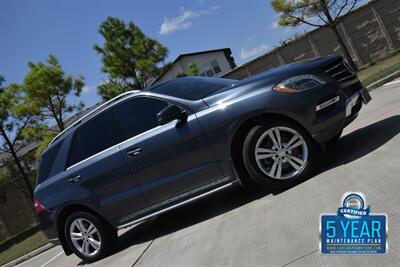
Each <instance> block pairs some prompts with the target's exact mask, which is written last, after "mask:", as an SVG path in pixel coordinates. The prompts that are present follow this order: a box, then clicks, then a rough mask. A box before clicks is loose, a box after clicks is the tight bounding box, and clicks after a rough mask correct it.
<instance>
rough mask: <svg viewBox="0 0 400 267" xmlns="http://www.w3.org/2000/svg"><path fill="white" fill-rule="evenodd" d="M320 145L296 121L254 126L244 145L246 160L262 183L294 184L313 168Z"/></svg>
mask: <svg viewBox="0 0 400 267" xmlns="http://www.w3.org/2000/svg"><path fill="white" fill-rule="evenodd" d="M318 152H319V150H318V147H317V145H316V143H315V142H314V140H313V139H312V138H311V137H310V136H309V134H308V133H307V132H306V131H304V130H303V129H302V128H301V127H300V126H298V125H297V124H295V123H291V122H286V121H276V122H272V123H265V124H260V125H257V126H255V127H253V128H252V129H251V130H250V132H249V133H248V134H247V136H246V139H245V142H244V145H243V160H244V164H245V166H246V169H247V171H248V172H249V174H250V175H251V177H252V178H253V179H254V180H255V181H256V182H258V183H259V184H261V185H263V186H266V187H271V186H274V187H276V186H284V185H292V184H295V183H297V182H299V181H301V180H303V179H305V178H307V177H308V176H310V174H311V172H312V171H313V170H314V168H315V165H316V161H317V158H318Z"/></svg>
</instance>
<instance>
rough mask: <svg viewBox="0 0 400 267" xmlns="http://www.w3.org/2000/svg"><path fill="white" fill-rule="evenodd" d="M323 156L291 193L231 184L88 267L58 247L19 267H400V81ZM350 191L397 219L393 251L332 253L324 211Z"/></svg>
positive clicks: (379, 93)
mask: <svg viewBox="0 0 400 267" xmlns="http://www.w3.org/2000/svg"><path fill="white" fill-rule="evenodd" d="M371 95H372V97H373V99H372V101H371V103H370V104H369V105H367V106H365V107H364V108H363V109H362V110H361V113H360V116H359V117H358V118H357V119H356V121H354V122H353V124H351V125H350V126H348V128H346V129H345V131H344V134H343V137H342V138H341V139H340V140H339V141H338V143H337V144H335V145H334V146H332V147H330V148H329V149H328V150H327V151H326V152H325V153H324V154H323V155H322V157H321V163H320V166H319V171H318V174H317V175H315V176H314V177H312V178H310V179H309V180H307V181H305V182H303V183H301V184H299V185H297V186H295V187H293V188H291V189H288V190H286V191H284V192H279V193H269V192H267V191H265V190H253V191H249V192H245V191H243V190H241V189H240V188H238V187H237V188H230V189H227V190H225V191H223V192H219V193H217V194H215V195H213V196H211V197H209V198H207V199H203V200H200V201H197V202H195V203H193V204H191V205H189V206H185V207H182V208H179V209H176V210H174V211H172V212H169V213H167V214H165V215H162V216H160V217H158V218H157V219H155V220H154V221H152V222H149V223H145V224H142V225H139V226H138V227H135V228H131V229H129V230H127V231H124V232H121V233H120V241H119V243H118V245H117V247H116V252H115V253H114V254H113V255H111V256H109V257H107V258H105V259H103V260H101V261H98V262H96V263H92V264H87V263H85V262H82V261H81V260H80V259H79V258H77V257H76V256H74V255H71V256H68V257H67V256H65V254H64V253H63V251H62V249H61V247H59V246H58V247H54V248H52V249H50V250H48V251H46V252H44V253H42V254H40V255H38V256H36V257H34V258H32V259H30V260H28V261H25V262H24V263H22V264H20V265H19V266H21V267H22V266H24V267H25V266H47V267H51V266H57V267H60V266H286V265H292V266H322V265H329V266H343V265H351V266H400V134H399V133H400V79H397V80H395V81H392V82H390V83H388V84H386V85H384V86H381V87H379V88H377V89H375V90H374V91H372V92H371ZM347 191H361V192H363V193H364V194H365V196H366V198H367V201H368V204H369V205H371V211H372V212H376V213H377V212H379V213H387V215H388V221H389V222H388V225H389V235H388V242H389V250H388V252H387V254H386V255H364V256H361V255H322V254H321V253H320V252H319V219H320V214H321V213H334V212H335V211H336V210H337V208H338V207H339V206H340V204H341V203H340V199H341V197H342V195H343V194H344V193H345V192H347Z"/></svg>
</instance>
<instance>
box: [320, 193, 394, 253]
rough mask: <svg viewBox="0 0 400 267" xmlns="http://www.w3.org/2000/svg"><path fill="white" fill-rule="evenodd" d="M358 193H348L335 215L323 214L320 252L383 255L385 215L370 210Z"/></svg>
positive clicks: (385, 242)
mask: <svg viewBox="0 0 400 267" xmlns="http://www.w3.org/2000/svg"><path fill="white" fill-rule="evenodd" d="M370 209H371V207H370V206H368V205H367V200H366V198H365V196H364V194H363V193H361V192H347V193H345V194H344V195H343V197H342V200H341V206H340V207H339V208H338V209H337V212H336V214H335V213H332V214H322V215H321V220H320V237H321V239H320V250H321V252H322V253H323V254H384V253H386V252H387V249H388V243H387V229H388V226H387V215H386V214H383V213H381V214H378V213H370Z"/></svg>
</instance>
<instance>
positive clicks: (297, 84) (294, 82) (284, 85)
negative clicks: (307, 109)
mask: <svg viewBox="0 0 400 267" xmlns="http://www.w3.org/2000/svg"><path fill="white" fill-rule="evenodd" d="M325 83H326V82H325V81H324V80H322V79H321V78H320V77H318V76H316V75H311V74H307V75H299V76H295V77H292V78H289V79H287V80H285V81H283V82H281V83H280V84H278V85H276V86H275V87H274V88H272V89H273V90H275V91H278V92H281V93H296V92H299V91H304V90H309V89H313V88H315V87H317V86H319V85H321V84H325Z"/></svg>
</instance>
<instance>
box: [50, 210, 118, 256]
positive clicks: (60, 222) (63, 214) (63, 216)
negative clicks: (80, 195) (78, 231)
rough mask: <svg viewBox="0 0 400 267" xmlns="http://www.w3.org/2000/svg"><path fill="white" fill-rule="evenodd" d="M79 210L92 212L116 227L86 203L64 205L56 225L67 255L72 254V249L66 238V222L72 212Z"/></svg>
mask: <svg viewBox="0 0 400 267" xmlns="http://www.w3.org/2000/svg"><path fill="white" fill-rule="evenodd" d="M78 211H85V212H88V213H91V214H93V215H95V216H97V217H99V218H101V219H102V220H103V221H104V222H105V223H107V224H109V225H110V226H111V227H112V228H114V229H115V227H114V226H113V225H112V224H111V223H110V222H109V221H108V220H106V219H105V218H104V217H103V216H101V215H100V214H99V213H98V212H96V211H95V210H94V209H92V208H89V207H87V206H85V205H82V204H77V203H74V204H70V205H67V206H65V207H63V208H62V209H61V210H60V211H59V213H58V215H57V220H56V227H57V233H58V238H59V241H60V244H61V246H62V248H63V249H64V252H65V254H66V255H71V254H72V250H71V248H70V247H69V246H68V243H67V240H66V236H65V233H64V223H65V221H66V219H67V218H68V216H69V215H70V214H72V213H74V212H78Z"/></svg>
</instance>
